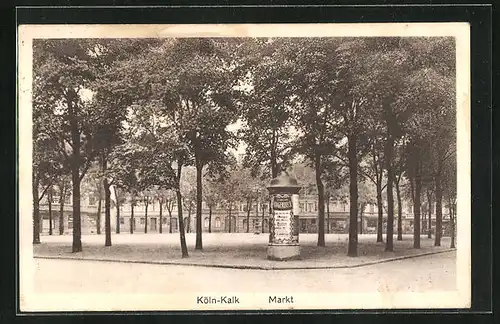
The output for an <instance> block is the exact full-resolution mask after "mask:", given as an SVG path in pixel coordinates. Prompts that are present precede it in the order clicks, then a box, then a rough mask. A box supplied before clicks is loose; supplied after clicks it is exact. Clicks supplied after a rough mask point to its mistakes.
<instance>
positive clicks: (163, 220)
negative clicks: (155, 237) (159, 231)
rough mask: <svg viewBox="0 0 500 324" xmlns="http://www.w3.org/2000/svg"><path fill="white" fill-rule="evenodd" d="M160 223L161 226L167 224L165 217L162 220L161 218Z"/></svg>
mask: <svg viewBox="0 0 500 324" xmlns="http://www.w3.org/2000/svg"><path fill="white" fill-rule="evenodd" d="M161 223H162V224H163V225H165V224H167V219H166V218H165V217H163V218H162V220H161Z"/></svg>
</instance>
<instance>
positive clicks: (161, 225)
mask: <svg viewBox="0 0 500 324" xmlns="http://www.w3.org/2000/svg"><path fill="white" fill-rule="evenodd" d="M159 202H160V234H161V233H163V199H159Z"/></svg>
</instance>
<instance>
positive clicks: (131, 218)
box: [130, 198, 135, 234]
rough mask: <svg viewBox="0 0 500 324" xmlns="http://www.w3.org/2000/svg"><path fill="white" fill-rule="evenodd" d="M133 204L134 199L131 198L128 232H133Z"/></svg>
mask: <svg viewBox="0 0 500 324" xmlns="http://www.w3.org/2000/svg"><path fill="white" fill-rule="evenodd" d="M134 205H135V199H134V198H132V202H131V203H130V234H134V224H135V218H134Z"/></svg>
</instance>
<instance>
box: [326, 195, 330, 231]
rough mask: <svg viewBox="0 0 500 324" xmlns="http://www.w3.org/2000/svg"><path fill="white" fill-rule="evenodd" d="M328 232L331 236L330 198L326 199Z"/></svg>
mask: <svg viewBox="0 0 500 324" xmlns="http://www.w3.org/2000/svg"><path fill="white" fill-rule="evenodd" d="M326 232H327V233H328V234H330V196H328V197H327V198H326Z"/></svg>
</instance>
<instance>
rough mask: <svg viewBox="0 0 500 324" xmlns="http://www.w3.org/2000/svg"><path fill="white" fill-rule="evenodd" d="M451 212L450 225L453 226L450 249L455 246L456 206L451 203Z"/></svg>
mask: <svg viewBox="0 0 500 324" xmlns="http://www.w3.org/2000/svg"><path fill="white" fill-rule="evenodd" d="M449 213H450V226H451V233H450V235H451V243H450V249H454V248H455V216H456V215H455V207H454V206H452V205H451V204H450V207H449Z"/></svg>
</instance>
